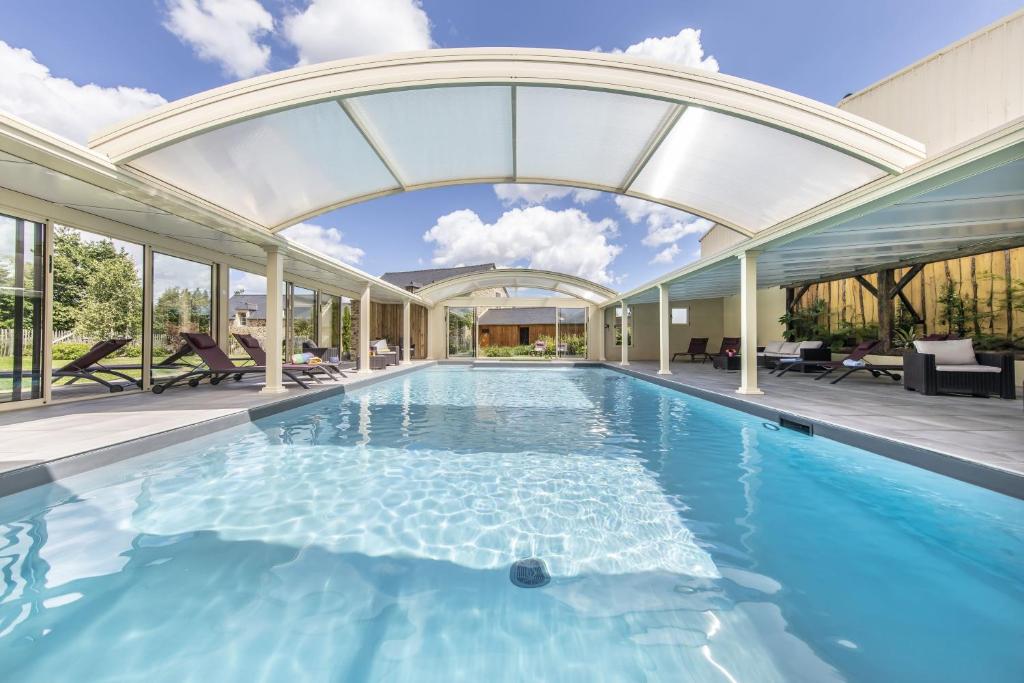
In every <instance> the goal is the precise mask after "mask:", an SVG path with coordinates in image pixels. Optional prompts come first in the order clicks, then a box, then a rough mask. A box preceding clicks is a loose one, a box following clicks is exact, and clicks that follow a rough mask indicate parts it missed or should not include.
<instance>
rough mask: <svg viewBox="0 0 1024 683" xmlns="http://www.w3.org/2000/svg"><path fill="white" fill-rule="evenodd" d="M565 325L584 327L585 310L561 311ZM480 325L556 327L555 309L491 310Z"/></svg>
mask: <svg viewBox="0 0 1024 683" xmlns="http://www.w3.org/2000/svg"><path fill="white" fill-rule="evenodd" d="M561 313H562V319H561V321H560V324H563V325H582V324H583V323H585V322H586V320H587V309H585V308H563V309H561ZM477 324H478V325H554V324H555V309H554V308H552V307H550V306H543V307H541V306H529V307H523V308H489V309H487V310H486V311H484V312H483V313H481V314H480V317H479V318H478V319H477Z"/></svg>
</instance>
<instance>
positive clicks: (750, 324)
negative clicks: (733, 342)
mask: <svg viewBox="0 0 1024 683" xmlns="http://www.w3.org/2000/svg"><path fill="white" fill-rule="evenodd" d="M740 337H741V338H742V339H741V341H740V357H741V360H740V388H739V389H737V390H736V393H738V394H762V393H764V392H763V391H761V390H760V389H758V388H757V252H756V251H745V252H743V254H742V255H741V256H740Z"/></svg>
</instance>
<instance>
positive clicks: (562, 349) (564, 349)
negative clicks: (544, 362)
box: [555, 343, 569, 357]
mask: <svg viewBox="0 0 1024 683" xmlns="http://www.w3.org/2000/svg"><path fill="white" fill-rule="evenodd" d="M568 354H569V345H568V344H564V343H563V344H559V345H558V346H556V347H555V356H556V357H557V356H567V355H568Z"/></svg>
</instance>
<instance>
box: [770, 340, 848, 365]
mask: <svg viewBox="0 0 1024 683" xmlns="http://www.w3.org/2000/svg"><path fill="white" fill-rule="evenodd" d="M830 360H832V350H831V349H829V348H828V347H827V346H825V342H823V341H819V340H806V341H800V342H786V341H775V342H768V344H766V345H765V347H764V349H762V350H761V351H758V352H757V364H758V366H761V367H766V368H770V369H771V372H772V373H775V372H778V371H780V370H782V369H783V368H784V367H786V366H787V365H789V364H791V363H795V362H798V361H818V362H817V363H814V362H808V363H804V364H803V365H801V366H800V367H799V368H798V369H799V370H800V372H804V373H807V372H821V371H822V370H823V369H824V368H822V367H821V366H822V365H823V364H824V363H826V362H828V361H830Z"/></svg>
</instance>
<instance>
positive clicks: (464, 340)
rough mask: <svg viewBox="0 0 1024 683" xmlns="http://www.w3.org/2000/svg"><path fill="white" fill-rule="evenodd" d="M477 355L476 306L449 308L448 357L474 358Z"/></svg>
mask: <svg viewBox="0 0 1024 683" xmlns="http://www.w3.org/2000/svg"><path fill="white" fill-rule="evenodd" d="M475 355H476V308H473V307H468V306H451V307H449V308H448V357H449V358H472V357H473V356H475Z"/></svg>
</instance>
